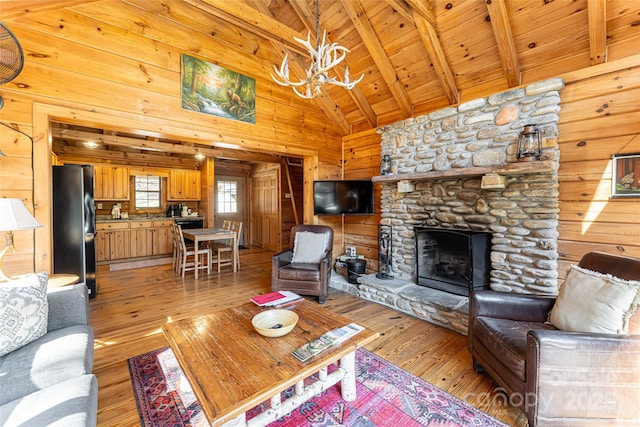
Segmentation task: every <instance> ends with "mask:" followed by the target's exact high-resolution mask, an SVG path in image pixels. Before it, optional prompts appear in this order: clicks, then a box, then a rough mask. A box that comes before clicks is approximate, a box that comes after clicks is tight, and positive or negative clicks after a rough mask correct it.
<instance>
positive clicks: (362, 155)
mask: <svg viewBox="0 0 640 427" xmlns="http://www.w3.org/2000/svg"><path fill="white" fill-rule="evenodd" d="M343 144H344V179H370V178H371V177H372V176H376V175H380V135H378V133H377V132H376V130H375V129H372V130H370V131H366V132H360V133H358V134H354V135H350V136H348V137H345V138H343ZM374 197H375V202H374V214H373V215H354V216H348V215H346V216H345V217H344V239H343V245H342V248H341V251H340V252H338V254H342V253H344V251H345V247H346V246H355V247H356V253H358V254H362V255H364V257H365V259H366V260H367V272H375V271H378V224H379V223H380V184H374Z"/></svg>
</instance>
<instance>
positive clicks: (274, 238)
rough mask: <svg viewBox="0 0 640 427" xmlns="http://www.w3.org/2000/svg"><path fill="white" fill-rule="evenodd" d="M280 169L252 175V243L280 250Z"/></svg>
mask: <svg viewBox="0 0 640 427" xmlns="http://www.w3.org/2000/svg"><path fill="white" fill-rule="evenodd" d="M279 177H280V170H279V168H273V169H270V170H268V171H265V172H261V173H258V174H255V175H254V176H253V177H252V185H251V187H252V189H253V209H252V215H253V220H252V223H253V224H254V226H255V227H254V229H253V235H252V237H253V243H254V244H255V245H257V246H261V247H262V248H264V249H268V250H271V251H276V252H277V251H279V250H280V247H281V246H280V229H281V225H280V202H279V201H280V179H279Z"/></svg>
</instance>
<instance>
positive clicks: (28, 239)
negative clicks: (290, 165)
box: [0, 1, 342, 274]
mask: <svg viewBox="0 0 640 427" xmlns="http://www.w3.org/2000/svg"><path fill="white" fill-rule="evenodd" d="M60 4H61V5H62V6H65V5H67V6H65V7H51V8H46V10H38V9H37V8H36V9H35V11H31V10H30V11H28V12H26V13H24V14H21V15H20V16H12V17H5V19H3V23H4V24H6V25H7V26H8V27H9V28H10V29H11V30H12V31H13V32H14V34H15V35H16V36H17V37H18V39H19V40H20V43H21V44H22V47H23V50H24V52H25V57H26V63H25V66H24V68H23V70H22V72H21V74H20V75H19V76H18V78H16V79H15V80H13V81H12V82H9V83H7V84H4V85H2V86H1V87H0V96H2V97H3V98H4V102H5V105H4V108H3V109H2V110H0V121H2V122H4V123H9V124H11V126H14V127H16V128H17V129H19V130H21V131H23V132H25V133H27V134H29V135H34V126H36V123H35V122H34V117H36V116H35V114H34V108H35V106H36V105H44V106H45V108H46V106H52V107H55V108H59V107H63V108H66V109H68V111H83V112H85V113H83V115H82V116H83V117H86V116H87V115H90V114H92V113H94V112H96V113H98V114H100V117H111V118H112V120H111V121H110V123H104V122H100V123H77V124H86V125H88V126H96V127H103V126H107V127H104V128H111V129H114V130H115V129H117V130H122V131H147V132H150V133H151V134H153V135H155V136H163V137H168V138H175V139H177V140H183V141H185V140H187V141H189V140H190V141H191V142H198V143H207V144H212V145H214V144H216V143H217V142H216V141H221V142H223V143H225V144H227V145H234V146H236V147H238V148H239V149H241V150H248V151H259V152H275V153H289V154H295V155H300V156H306V157H305V159H315V163H314V164H313V165H310V166H308V167H307V168H306V169H305V171H307V172H311V173H312V176H309V177H308V178H307V177H305V179H308V180H309V181H312V180H313V179H317V178H318V177H339V176H340V175H341V173H342V165H341V161H342V149H341V147H342V145H341V135H340V133H339V131H338V130H337V128H335V127H333V126H332V124H331V122H330V120H328V119H327V117H326V116H325V115H324V114H323V113H322V112H321V110H320V109H319V108H318V107H317V106H316V104H315V103H314V102H312V101H308V100H303V99H300V98H298V97H296V96H295V95H294V94H293V92H292V91H291V89H289V88H284V87H280V86H278V85H276V84H275V83H274V82H273V81H271V79H270V77H269V72H268V70H269V69H271V67H272V66H273V64H276V63H279V62H280V61H281V58H279V57H278V55H277V53H276V52H275V51H274V49H273V47H272V46H271V45H270V44H269V43H267V42H265V41H264V40H262V39H260V38H259V37H257V36H255V35H252V34H250V33H245V34H243V36H242V37H235V38H236V39H237V40H238V43H239V45H237V46H232V45H229V44H228V43H225V42H222V41H220V40H219V39H217V38H216V37H211V35H210V34H208V33H206V32H204V33H203V30H202V28H205V27H207V25H206V23H205V24H203V25H204V27H202V28H197V29H194V28H188V27H186V26H185V25H183V24H182V23H181V21H182V20H183V19H184V17H188V16H199V15H200V14H199V13H198V11H197V9H195V8H194V7H192V6H189V5H188V4H186V3H176V4H175V5H174V7H172V8H171V9H170V10H166V11H165V12H166V14H165V16H163V17H160V16H159V15H157V14H155V13H153V9H155V8H162V5H161V4H160V3H159V2H136V4H135V5H133V4H132V3H130V2H117V1H115V2H114V1H108V2H102V1H98V2H88V3H82V2H61V3H60ZM141 23H143V24H141ZM219 27H220V31H227V30H226V29H225V28H226V27H225V26H224V25H220V26H219ZM184 52H186V53H190V54H192V55H194V56H197V57H198V58H202V59H204V60H207V61H210V62H213V63H216V64H218V65H220V66H222V67H226V68H229V69H231V70H233V71H237V72H240V73H242V74H245V75H248V76H250V77H253V78H255V79H256V88H257V89H256V90H257V94H256V98H257V100H256V104H257V111H256V124H247V123H241V122H237V121H232V120H227V119H221V118H217V117H215V116H210V115H207V114H201V113H195V112H193V111H187V110H184V109H182V107H181V100H180V57H181V54H182V53H184ZM73 115H74V114H69V115H68V117H65V120H67V121H73V118H72V117H73ZM69 117H71V118H69ZM121 118H124V119H126V123H127V126H126V127H124V128H123V127H121V123H122V121H121V120H120V119H121ZM0 128H1V129H0V149H1V150H2V151H3V152H4V153H5V154H6V155H7V156H8V157H2V158H1V160H0V197H18V198H21V199H23V201H24V202H25V204H26V205H27V206H28V207H29V208H30V209H33V207H34V204H35V205H36V206H35V210H36V211H41V212H42V211H43V210H49V209H50V206H49V205H48V203H49V202H48V201H47V200H36V201H35V202H34V199H35V198H34V191H33V187H34V186H47V185H49V183H48V182H47V181H48V179H49V178H48V174H47V173H46V172H45V171H43V170H42V169H45V168H44V167H42V166H36V167H35V169H36V170H35V171H34V167H33V166H32V159H33V158H34V157H33V154H32V142H31V141H30V139H29V138H28V137H25V136H22V135H21V134H19V133H17V132H14V131H12V130H10V129H7V128H5V127H4V126H0ZM38 132H40V130H38ZM161 132H166V133H165V134H164V135H161V134H160V133H161ZM199 135H207V137H209V136H212V138H211V139H208V138H207V140H199V139H198V136H199ZM214 135H215V139H214V138H213V136H214ZM40 137H41V138H42V139H41V140H42V141H44V143H45V144H46V135H40ZM187 137H188V138H189V139H185V138H187ZM313 220H314V219H313V218H308V221H313ZM44 225H45V227H48V224H44ZM15 234H16V236H15V246H16V253H15V254H9V255H8V256H7V257H6V258H5V260H4V263H3V267H4V271H5V273H7V274H16V273H26V272H30V271H33V270H34V268H45V269H46V267H45V266H46V265H47V264H48V263H49V261H48V260H47V259H45V258H50V257H49V256H48V254H46V253H43V254H40V253H39V251H38V254H37V255H36V250H34V248H36V247H37V246H39V245H37V244H36V243H35V242H34V233H33V232H32V231H21V232H18V233H15ZM45 236H47V234H45ZM45 238H46V237H45ZM34 258H36V262H35V263H34Z"/></svg>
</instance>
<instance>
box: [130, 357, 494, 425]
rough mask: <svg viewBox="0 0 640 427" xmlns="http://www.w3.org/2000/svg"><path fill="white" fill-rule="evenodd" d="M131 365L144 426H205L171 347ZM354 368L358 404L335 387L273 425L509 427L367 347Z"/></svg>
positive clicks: (250, 415) (198, 407)
mask: <svg viewBox="0 0 640 427" xmlns="http://www.w3.org/2000/svg"><path fill="white" fill-rule="evenodd" d="M128 362H129V372H130V373H131V382H132V384H133V392H134V394H135V397H136V403H137V405H138V412H139V414H140V420H141V424H142V425H144V426H145V427H187V426H194V427H195V426H204V425H206V420H205V419H204V416H203V415H202V412H201V411H200V406H199V405H198V402H197V400H196V399H195V397H194V395H193V393H192V392H191V388H190V386H189V383H188V382H187V380H186V378H185V377H184V376H183V374H182V371H181V370H180V366H179V365H178V362H177V361H176V359H175V356H174V355H173V352H172V351H171V349H170V348H168V347H167V348H163V349H159V350H155V351H152V352H150V353H146V354H142V355H140V356H136V357H133V358H131V359H129V361H128ZM356 370H357V372H356V374H357V378H356V379H357V395H358V398H357V399H356V400H355V401H353V402H345V401H344V400H343V399H342V396H341V395H340V388H339V384H337V385H335V386H333V387H330V388H329V389H327V390H326V391H324V392H322V393H320V395H318V396H315V397H314V398H313V399H311V400H310V401H308V402H306V403H305V404H303V405H302V406H300V407H298V408H297V409H296V410H294V411H292V412H291V413H289V414H287V415H285V416H283V417H282V418H280V419H279V420H277V421H275V422H273V423H271V424H270V426H273V427H294V426H295V427H298V426H314V427H316V426H317V427H320V426H334V427H335V426H358V427H361V426H362V427H364V426H367V427H369V426H403V427H409V426H431V427H468V426H473V427H498V426H500V427H505V426H506V424H503V423H501V422H500V421H498V420H496V419H494V418H492V417H491V416H489V415H487V414H485V413H484V412H482V411H480V410H478V409H476V408H474V407H473V406H470V405H469V404H467V403H465V402H463V401H462V400H460V399H458V398H456V397H455V396H452V395H450V394H449V393H446V392H445V391H443V390H441V389H439V388H437V387H436V386H434V385H432V384H430V383H428V382H426V381H424V380H423V379H421V378H419V377H416V376H414V375H412V374H411V373H409V372H406V371H404V370H402V369H400V368H399V367H398V366H395V365H393V364H392V363H390V362H388V361H387V360H385V359H383V358H381V357H379V356H376V355H375V354H373V353H371V352H369V351H367V350H365V349H358V350H357V352H356ZM329 371H331V367H329ZM293 392H294V391H293V387H292V388H291V389H289V390H286V391H285V392H283V397H284V398H286V397H288V396H291V395H292V394H293ZM268 404H269V402H265V403H263V404H262V405H260V406H259V407H257V408H255V409H254V410H252V411H250V412H249V413H247V418H248V419H251V418H252V417H254V416H256V414H258V413H260V412H261V411H262V410H264V409H265V407H268Z"/></svg>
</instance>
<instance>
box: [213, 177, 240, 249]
mask: <svg viewBox="0 0 640 427" xmlns="http://www.w3.org/2000/svg"><path fill="white" fill-rule="evenodd" d="M215 189H216V191H215V212H216V217H215V222H214V227H216V228H222V223H223V222H224V221H225V220H229V221H242V222H243V227H242V230H243V232H242V234H244V230H246V229H247V224H246V221H245V215H244V209H245V206H244V200H245V197H244V192H245V188H244V178H243V177H241V176H223V175H220V176H218V175H216V177H215ZM238 243H239V244H240V245H242V244H244V239H243V238H242V236H238Z"/></svg>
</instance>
